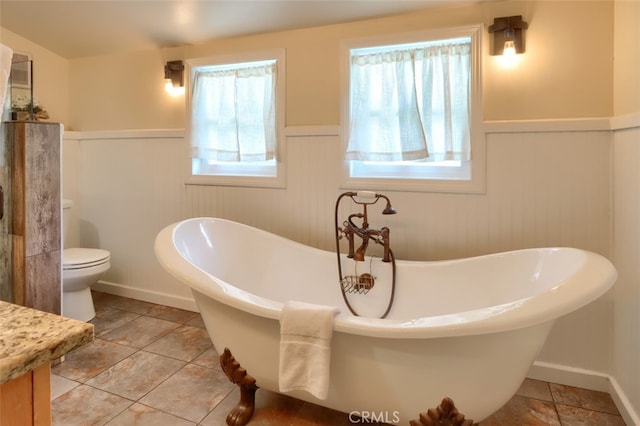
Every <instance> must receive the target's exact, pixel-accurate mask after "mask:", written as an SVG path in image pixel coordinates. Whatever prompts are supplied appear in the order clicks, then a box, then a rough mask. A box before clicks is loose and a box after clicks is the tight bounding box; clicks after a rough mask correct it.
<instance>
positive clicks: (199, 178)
mask: <svg viewBox="0 0 640 426" xmlns="http://www.w3.org/2000/svg"><path fill="white" fill-rule="evenodd" d="M187 69H188V74H189V93H190V97H189V100H188V103H189V140H190V145H191V159H192V161H191V175H192V178H191V180H190V182H191V183H212V184H216V183H219V184H228V185H240V186H276V187H278V186H283V185H284V167H282V162H281V161H280V157H281V154H282V151H283V146H282V144H281V143H280V142H279V135H281V134H282V130H283V125H284V124H283V123H284V121H283V119H282V116H283V108H282V103H283V102H284V99H283V88H282V86H283V85H284V53H283V52H282V51H276V52H261V53H253V54H248V55H241V56H236V55H234V56H223V57H216V58H207V59H202V60H194V61H187Z"/></svg>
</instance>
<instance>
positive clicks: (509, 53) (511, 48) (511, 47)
mask: <svg viewBox="0 0 640 426" xmlns="http://www.w3.org/2000/svg"><path fill="white" fill-rule="evenodd" d="M502 55H503V56H506V57H509V58H513V57H514V56H516V43H515V42H514V41H513V40H507V41H505V42H504V50H503V51H502Z"/></svg>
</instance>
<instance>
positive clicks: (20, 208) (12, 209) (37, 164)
mask: <svg viewBox="0 0 640 426" xmlns="http://www.w3.org/2000/svg"><path fill="white" fill-rule="evenodd" d="M4 125H5V129H6V134H5V147H6V149H5V157H6V158H5V161H6V162H7V166H9V168H10V173H9V174H10V176H9V180H10V188H4V191H5V195H4V196H5V199H8V200H10V201H9V202H8V203H6V204H8V206H6V207H5V209H7V208H8V209H9V211H5V219H4V220H8V221H9V223H10V225H9V228H10V230H9V233H10V238H11V240H12V250H11V251H12V262H11V264H12V265H11V270H12V298H13V300H12V302H13V303H16V304H19V305H23V306H28V307H31V308H35V309H39V310H42V311H46V312H51V313H54V314H60V312H61V298H62V293H61V291H62V270H61V264H62V244H61V232H62V226H61V214H62V213H61V191H60V187H61V186H60V185H61V184H60V181H61V178H60V173H61V165H60V163H61V161H60V150H61V129H60V124H58V123H47V122H39V121H12V122H6V123H4ZM8 190H9V191H10V194H7V192H8ZM7 196H9V198H7Z"/></svg>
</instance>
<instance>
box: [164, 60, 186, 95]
mask: <svg viewBox="0 0 640 426" xmlns="http://www.w3.org/2000/svg"><path fill="white" fill-rule="evenodd" d="M183 77H184V65H183V64H182V61H169V62H167V63H166V65H165V66H164V81H165V88H166V89H167V91H172V90H175V89H179V88H181V87H184V78H183Z"/></svg>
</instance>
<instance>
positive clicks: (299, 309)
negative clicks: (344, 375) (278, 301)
mask: <svg viewBox="0 0 640 426" xmlns="http://www.w3.org/2000/svg"><path fill="white" fill-rule="evenodd" d="M337 312H338V308H336V307H333V306H323V305H314V304H309V303H304V302H296V301H289V302H287V303H285V304H284V307H283V308H282V313H281V314H280V377H279V388H280V392H290V391H294V390H303V391H306V392H309V393H310V394H311V395H313V396H315V397H316V398H318V399H326V398H327V394H328V392H329V365H330V361H331V336H332V334H333V317H334V315H335V314H336V313H337Z"/></svg>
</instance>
